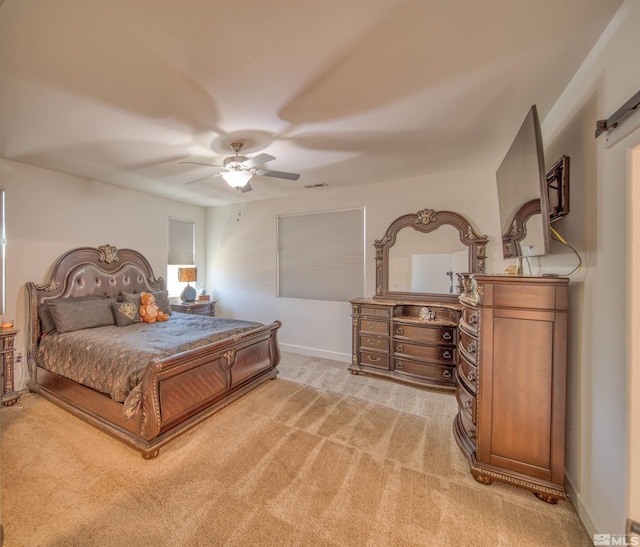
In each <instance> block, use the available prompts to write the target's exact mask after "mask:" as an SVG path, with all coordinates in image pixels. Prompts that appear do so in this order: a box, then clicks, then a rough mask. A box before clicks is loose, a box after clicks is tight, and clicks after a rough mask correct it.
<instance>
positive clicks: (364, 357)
mask: <svg viewBox="0 0 640 547" xmlns="http://www.w3.org/2000/svg"><path fill="white" fill-rule="evenodd" d="M360 364H361V365H366V366H368V367H376V368H383V369H385V370H389V354H388V353H374V352H372V351H364V350H362V351H360Z"/></svg>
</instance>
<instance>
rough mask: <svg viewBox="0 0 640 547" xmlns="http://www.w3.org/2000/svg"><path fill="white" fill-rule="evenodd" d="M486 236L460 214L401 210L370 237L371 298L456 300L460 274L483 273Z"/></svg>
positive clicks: (428, 210) (426, 210)
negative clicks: (378, 236)
mask: <svg viewBox="0 0 640 547" xmlns="http://www.w3.org/2000/svg"><path fill="white" fill-rule="evenodd" d="M486 244H487V237H486V236H480V235H478V234H477V233H476V232H475V230H474V229H473V227H472V226H471V224H470V223H469V221H468V220H467V219H466V218H464V217H463V216H462V215H459V214H457V213H452V212H450V211H434V210H431V209H424V210H422V211H418V212H417V213H412V214H408V215H403V216H401V217H399V218H397V219H396V220H395V221H394V222H392V223H391V225H390V226H389V228H388V229H387V232H386V233H385V235H384V237H383V238H382V239H380V240H376V242H375V243H374V245H375V247H376V297H377V298H402V299H416V300H418V299H422V300H424V299H425V297H427V298H434V299H436V298H437V299H438V300H452V301H454V300H457V298H458V294H459V292H460V291H459V286H458V275H457V274H460V273H469V272H471V273H483V272H484V264H485V258H486Z"/></svg>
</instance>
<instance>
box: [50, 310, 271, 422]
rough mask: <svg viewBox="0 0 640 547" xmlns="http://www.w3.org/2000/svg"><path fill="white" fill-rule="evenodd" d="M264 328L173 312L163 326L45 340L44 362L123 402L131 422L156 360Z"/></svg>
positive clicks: (94, 330) (106, 329)
mask: <svg viewBox="0 0 640 547" xmlns="http://www.w3.org/2000/svg"><path fill="white" fill-rule="evenodd" d="M259 326H261V324H260V323H255V322H252V321H241V320H235V319H224V318H219V317H209V316H202V315H190V314H183V313H173V314H172V315H171V317H170V318H169V320H168V321H166V322H162V323H153V324H148V323H136V324H134V325H130V326H127V327H118V326H115V325H110V326H106V327H96V328H90V329H83V330H79V331H74V332H67V333H64V334H60V333H56V334H52V335H47V336H44V337H43V338H42V340H41V342H40V346H39V348H38V352H39V356H40V364H41V365H42V366H43V367H44V368H45V369H47V370H49V371H51V372H55V373H56V374H60V375H61V376H64V377H65V378H69V379H70V380H73V381H75V382H78V383H80V384H82V385H84V386H87V387H90V388H92V389H95V390H96V391H100V392H101V393H105V394H107V395H109V396H110V397H111V398H112V399H114V400H115V401H118V402H123V403H125V404H124V408H123V413H124V415H125V417H126V418H127V419H130V418H131V417H132V416H133V415H135V413H136V411H137V407H138V404H139V401H140V382H141V380H142V376H143V373H144V369H145V367H146V365H147V364H148V363H149V362H150V361H151V360H152V359H163V358H165V357H169V356H171V355H175V354H176V353H181V352H183V351H187V350H190V349H195V348H198V347H201V346H204V345H206V344H210V343H212V342H216V341H218V340H221V339H223V338H228V337H230V336H232V335H234V334H239V333H241V332H244V331H247V330H251V329H254V328H256V327H259Z"/></svg>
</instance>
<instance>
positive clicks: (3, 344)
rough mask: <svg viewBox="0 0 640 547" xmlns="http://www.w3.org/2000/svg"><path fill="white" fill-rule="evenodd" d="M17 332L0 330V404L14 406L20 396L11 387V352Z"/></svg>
mask: <svg viewBox="0 0 640 547" xmlns="http://www.w3.org/2000/svg"><path fill="white" fill-rule="evenodd" d="M16 334H18V331H17V330H15V329H0V367H2V404H3V406H9V405H15V404H16V403H17V402H18V399H19V398H20V395H19V394H18V393H17V392H16V391H14V386H13V352H14V351H15V346H14V341H15V338H16Z"/></svg>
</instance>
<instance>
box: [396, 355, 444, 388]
mask: <svg viewBox="0 0 640 547" xmlns="http://www.w3.org/2000/svg"><path fill="white" fill-rule="evenodd" d="M393 370H394V371H395V372H399V373H402V374H411V375H412V376H418V377H420V378H423V379H426V380H432V381H435V382H446V383H452V382H453V371H454V367H451V366H445V365H431V364H427V363H418V362H416V361H410V360H408V359H394V360H393Z"/></svg>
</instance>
